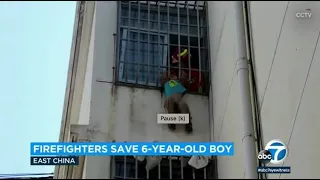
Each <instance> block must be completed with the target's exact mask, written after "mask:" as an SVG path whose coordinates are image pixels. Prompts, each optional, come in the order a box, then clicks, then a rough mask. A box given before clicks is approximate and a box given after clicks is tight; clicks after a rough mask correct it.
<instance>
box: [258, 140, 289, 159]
mask: <svg viewBox="0 0 320 180" xmlns="http://www.w3.org/2000/svg"><path fill="white" fill-rule="evenodd" d="M287 156H288V147H287V146H286V144H285V143H284V142H282V141H281V140H279V139H274V140H271V141H269V142H268V144H267V145H266V147H265V148H264V150H262V151H260V152H259V154H258V159H259V161H260V162H262V163H263V164H267V163H269V162H270V163H272V164H281V163H283V161H284V160H285V159H286V158H287Z"/></svg>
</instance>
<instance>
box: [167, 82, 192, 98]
mask: <svg viewBox="0 0 320 180" xmlns="http://www.w3.org/2000/svg"><path fill="white" fill-rule="evenodd" d="M186 91H187V89H186V88H184V87H183V85H182V84H181V83H180V81H178V80H170V81H168V82H166V84H165V85H164V94H165V96H166V97H170V96H171V95H172V94H175V93H179V94H183V93H185V92H186Z"/></svg>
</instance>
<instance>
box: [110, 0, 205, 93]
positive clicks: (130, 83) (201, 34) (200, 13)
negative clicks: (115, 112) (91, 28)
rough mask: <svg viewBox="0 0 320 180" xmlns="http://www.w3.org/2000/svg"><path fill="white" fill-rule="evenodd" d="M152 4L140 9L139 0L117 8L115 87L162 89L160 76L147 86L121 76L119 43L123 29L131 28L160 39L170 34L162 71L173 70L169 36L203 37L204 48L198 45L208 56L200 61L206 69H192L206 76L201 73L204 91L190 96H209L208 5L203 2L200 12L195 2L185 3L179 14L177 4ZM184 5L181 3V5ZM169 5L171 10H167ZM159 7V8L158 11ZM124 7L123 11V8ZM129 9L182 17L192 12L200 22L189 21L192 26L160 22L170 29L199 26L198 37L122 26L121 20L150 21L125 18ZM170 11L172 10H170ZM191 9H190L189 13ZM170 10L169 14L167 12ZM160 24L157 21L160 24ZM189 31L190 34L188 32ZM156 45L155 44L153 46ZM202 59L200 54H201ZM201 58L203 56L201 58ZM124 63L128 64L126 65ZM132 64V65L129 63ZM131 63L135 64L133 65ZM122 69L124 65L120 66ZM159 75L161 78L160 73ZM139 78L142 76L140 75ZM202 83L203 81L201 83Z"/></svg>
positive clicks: (127, 25)
mask: <svg viewBox="0 0 320 180" xmlns="http://www.w3.org/2000/svg"><path fill="white" fill-rule="evenodd" d="M151 2H154V1H150V6H149V5H148V3H140V8H138V7H139V6H138V4H139V3H138V2H137V1H134V2H131V3H129V2H120V1H119V2H118V5H117V9H118V14H117V32H118V33H117V37H116V42H115V43H116V44H115V45H116V50H115V51H116V55H115V61H114V62H115V63H114V66H115V67H114V84H115V85H119V86H126V87H132V88H142V89H153V90H159V89H160V88H161V87H160V86H159V81H160V77H159V81H158V80H157V81H156V83H157V84H155V83H150V82H148V83H147V84H146V83H144V82H143V81H141V80H138V82H137V80H135V81H130V80H127V81H124V80H123V79H121V78H120V77H121V76H122V75H120V74H121V73H122V74H123V72H121V71H120V56H121V54H120V50H119V49H120V48H121V47H120V42H121V38H122V34H120V33H121V29H129V30H130V31H134V32H137V31H138V32H143V31H146V32H148V33H150V34H152V33H154V34H155V35H158V34H160V36H161V35H162V34H163V35H164V34H167V36H168V37H167V45H164V46H166V47H167V53H168V54H167V60H166V61H165V60H164V61H163V64H164V66H165V67H163V69H167V68H170V65H169V64H167V63H168V62H170V58H169V57H170V56H171V54H169V53H170V47H171V46H172V44H171V43H170V37H169V36H170V35H181V36H188V37H190V38H191V37H196V38H200V39H203V40H205V45H204V46H203V47H202V46H200V45H199V49H200V52H199V54H202V51H204V53H205V57H206V59H202V58H201V60H200V61H201V62H200V63H201V64H205V66H203V65H201V67H200V68H199V69H198V68H192V69H198V70H200V72H201V73H203V75H200V73H199V76H204V79H202V78H201V80H202V81H203V83H204V89H202V91H198V92H193V91H192V92H187V93H188V94H194V95H201V96H209V91H210V87H211V82H210V79H211V77H210V76H211V73H210V72H211V67H210V52H209V50H210V49H209V43H210V42H209V40H208V38H209V34H208V33H209V27H208V26H209V24H208V14H207V13H208V12H207V7H206V6H207V5H206V4H207V3H204V4H203V5H199V7H201V9H200V8H199V9H197V8H196V2H195V4H194V5H193V4H188V5H187V4H184V5H185V6H184V7H181V8H180V13H179V11H177V9H176V8H177V5H172V3H164V4H163V3H160V5H159V6H158V5H157V4H158V3H157V2H155V3H154V4H152V3H151ZM173 4H177V2H175V3H173ZM179 4H181V3H179ZM169 5H170V6H169ZM168 6H169V7H168ZM159 7H160V9H159ZM190 7H193V8H190ZM123 8H124V9H123ZM130 8H131V11H132V10H136V9H138V10H140V11H143V10H146V9H147V8H150V11H158V10H160V13H165V14H170V15H172V14H177V15H178V14H180V15H181V16H187V15H188V11H189V16H190V17H191V16H192V17H193V16H196V17H197V18H198V19H197V24H191V22H190V21H187V22H190V23H187V24H184V23H179V22H172V21H169V22H167V21H166V20H165V21H162V20H160V21H159V23H160V24H161V23H166V24H168V25H169V26H168V27H167V28H170V26H172V25H179V24H180V28H181V25H184V26H187V27H188V28H191V27H196V28H197V29H198V31H200V32H198V34H191V33H189V34H185V33H183V32H181V31H180V32H176V31H170V30H169V31H163V30H156V29H153V28H151V29H149V28H143V27H136V25H135V26H131V24H122V21H123V19H127V20H129V19H131V20H139V19H140V21H141V20H147V19H141V18H135V17H133V16H132V15H131V16H130V15H123V14H122V11H129V12H130ZM169 9H170V11H169ZM187 9H189V10H187ZM168 11H169V12H168ZM149 21H150V23H151V22H153V23H154V21H157V20H151V19H149ZM157 22H158V21H157ZM188 32H189V31H188ZM152 44H154V43H152ZM160 44H163V43H160ZM199 57H200V55H199ZM201 57H202V56H201ZM124 64H125V63H124ZM128 64H130V62H129V63H128ZM131 64H132V63H131ZM133 64H138V63H137V62H134V63H133ZM121 66H123V65H121ZM159 75H161V72H159ZM139 77H140V76H139ZM199 83H201V82H199Z"/></svg>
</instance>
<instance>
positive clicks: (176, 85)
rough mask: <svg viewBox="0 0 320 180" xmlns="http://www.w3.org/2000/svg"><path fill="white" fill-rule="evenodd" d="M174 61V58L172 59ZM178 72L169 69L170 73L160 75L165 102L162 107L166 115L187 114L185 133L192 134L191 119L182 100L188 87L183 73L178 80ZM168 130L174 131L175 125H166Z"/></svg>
mask: <svg viewBox="0 0 320 180" xmlns="http://www.w3.org/2000/svg"><path fill="white" fill-rule="evenodd" d="M172 60H173V61H174V58H172ZM176 64H177V63H176V62H172V65H176ZM178 77H179V70H175V69H171V70H170V73H168V72H165V73H163V75H162V87H163V88H164V94H165V97H166V101H165V104H164V107H165V108H166V109H167V111H168V113H182V114H189V124H186V126H185V131H186V132H187V133H192V131H193V127H192V122H191V120H192V118H191V113H190V109H189V106H188V104H187V103H186V102H185V101H184V100H183V96H184V95H185V94H186V92H187V89H186V88H185V87H188V80H187V76H186V74H185V73H182V75H181V78H180V79H179V78H178ZM168 127H169V129H170V130H175V129H176V125H175V124H168Z"/></svg>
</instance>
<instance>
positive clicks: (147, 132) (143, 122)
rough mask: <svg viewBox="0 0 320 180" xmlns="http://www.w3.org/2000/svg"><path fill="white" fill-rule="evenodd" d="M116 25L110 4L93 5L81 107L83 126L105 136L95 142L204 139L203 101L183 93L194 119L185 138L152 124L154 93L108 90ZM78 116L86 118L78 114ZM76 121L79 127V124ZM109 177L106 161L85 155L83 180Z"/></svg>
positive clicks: (156, 106)
mask: <svg viewBox="0 0 320 180" xmlns="http://www.w3.org/2000/svg"><path fill="white" fill-rule="evenodd" d="M116 22H117V4H116V2H115V1H98V2H96V9H95V15H94V23H93V24H94V28H93V31H92V32H93V33H92V36H91V40H92V39H94V41H91V43H92V42H93V43H92V44H93V47H92V46H91V45H92V44H91V45H90V50H89V58H88V66H87V68H89V69H90V67H89V65H90V63H91V62H93V64H92V79H89V78H86V83H89V84H90V81H91V82H92V83H91V101H90V102H91V104H90V106H89V105H88V102H89V101H88V99H87V100H85V101H86V104H87V105H82V107H84V109H85V110H86V112H90V121H89V123H90V124H91V125H92V126H94V127H95V128H96V129H98V130H100V131H101V132H103V133H105V134H106V135H105V137H104V139H101V141H112V140H116V141H153V140H157V141H208V140H209V134H210V133H209V132H210V129H209V117H208V116H209V113H208V112H209V111H208V97H204V96H198V95H186V97H185V99H186V101H187V103H188V104H189V106H190V109H191V113H192V116H193V121H194V122H193V125H194V133H193V134H192V135H187V134H186V133H185V132H184V130H183V127H184V126H181V128H179V127H178V129H177V131H176V132H170V131H169V130H168V128H167V126H165V125H158V124H156V117H157V114H158V113H163V112H164V109H163V103H164V98H161V96H160V91H155V90H146V89H139V88H129V87H125V86H115V87H112V83H111V82H112V81H113V68H112V67H113V66H114V55H115V52H114V50H115V44H114V35H113V34H114V33H116V32H117V29H116V28H117V24H116ZM92 52H93V53H92ZM90 73H91V72H90V70H88V69H87V77H90V75H89V74H90ZM89 91H90V87H87V86H85V89H84V92H89ZM84 94H87V93H84ZM86 97H90V96H89V95H87V96H86ZM83 102H84V101H83ZM88 107H90V110H88ZM83 117H88V116H87V115H85V113H84V115H83ZM84 119H85V118H84ZM80 123H81V124H82V123H84V124H85V120H81V121H80ZM109 175H110V158H109V157H87V160H86V167H85V177H84V178H109Z"/></svg>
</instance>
